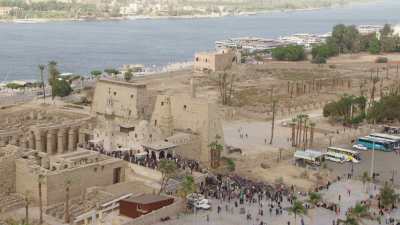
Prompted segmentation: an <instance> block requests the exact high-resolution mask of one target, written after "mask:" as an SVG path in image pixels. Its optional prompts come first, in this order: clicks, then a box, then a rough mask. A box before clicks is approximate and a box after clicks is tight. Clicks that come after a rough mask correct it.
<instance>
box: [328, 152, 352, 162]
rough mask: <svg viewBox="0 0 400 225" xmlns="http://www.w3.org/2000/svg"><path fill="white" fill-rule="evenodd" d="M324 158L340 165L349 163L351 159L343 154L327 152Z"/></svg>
mask: <svg viewBox="0 0 400 225" xmlns="http://www.w3.org/2000/svg"><path fill="white" fill-rule="evenodd" d="M324 158H325V159H326V160H330V161H332V162H338V163H344V162H347V161H349V158H348V157H347V155H345V154H342V153H336V152H327V153H325V154H324Z"/></svg>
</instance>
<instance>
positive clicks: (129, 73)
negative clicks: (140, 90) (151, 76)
mask: <svg viewBox="0 0 400 225" xmlns="http://www.w3.org/2000/svg"><path fill="white" fill-rule="evenodd" d="M132 77H133V70H132V69H130V68H129V69H128V70H127V71H126V72H125V73H124V79H125V81H130V80H131V79H132Z"/></svg>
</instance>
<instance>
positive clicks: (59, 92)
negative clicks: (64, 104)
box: [52, 78, 72, 97]
mask: <svg viewBox="0 0 400 225" xmlns="http://www.w3.org/2000/svg"><path fill="white" fill-rule="evenodd" d="M71 92H72V88H71V85H70V84H69V82H68V81H66V80H64V79H61V78H59V79H56V80H55V81H53V86H52V93H53V95H54V96H60V97H65V96H68V95H69V94H71Z"/></svg>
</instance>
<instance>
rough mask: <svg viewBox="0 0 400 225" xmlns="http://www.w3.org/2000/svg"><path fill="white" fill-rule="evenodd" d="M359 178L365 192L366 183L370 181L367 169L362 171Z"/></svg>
mask: <svg viewBox="0 0 400 225" xmlns="http://www.w3.org/2000/svg"><path fill="white" fill-rule="evenodd" d="M361 180H362V183H363V186H364V188H365V192H367V189H366V183H367V182H370V181H371V177H370V176H369V175H368V172H367V171H364V173H363V174H362V176H361Z"/></svg>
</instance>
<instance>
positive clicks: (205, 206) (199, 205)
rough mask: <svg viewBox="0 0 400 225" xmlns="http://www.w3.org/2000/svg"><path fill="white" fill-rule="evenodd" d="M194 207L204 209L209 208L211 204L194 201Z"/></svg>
mask: <svg viewBox="0 0 400 225" xmlns="http://www.w3.org/2000/svg"><path fill="white" fill-rule="evenodd" d="M194 207H196V209H204V210H209V209H211V205H210V204H200V203H198V202H196V203H194Z"/></svg>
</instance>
